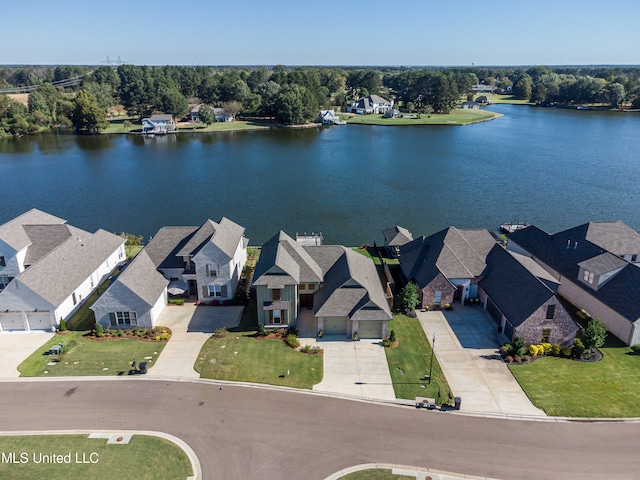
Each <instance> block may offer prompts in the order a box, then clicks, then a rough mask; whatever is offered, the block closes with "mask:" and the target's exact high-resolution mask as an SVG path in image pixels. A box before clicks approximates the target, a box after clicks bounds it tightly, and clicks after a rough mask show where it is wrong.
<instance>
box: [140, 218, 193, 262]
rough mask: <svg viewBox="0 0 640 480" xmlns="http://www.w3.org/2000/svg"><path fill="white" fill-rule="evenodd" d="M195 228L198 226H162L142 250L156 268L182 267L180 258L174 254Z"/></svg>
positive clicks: (188, 238) (190, 236) (189, 237)
mask: <svg viewBox="0 0 640 480" xmlns="http://www.w3.org/2000/svg"><path fill="white" fill-rule="evenodd" d="M197 230H198V227H162V228H161V229H160V230H158V233H156V234H155V236H154V237H153V238H152V239H151V240H150V241H149V243H148V244H147V246H145V247H144V250H145V251H146V252H147V255H149V258H150V259H151V261H152V262H153V264H154V265H155V266H156V268H159V269H165V268H183V267H184V262H183V260H182V258H180V257H178V256H176V255H177V253H178V252H179V251H180V250H181V249H182V248H183V246H184V245H185V244H186V243H187V242H188V241H189V240H190V239H191V238H192V236H193V234H194V233H195V232H196V231H197Z"/></svg>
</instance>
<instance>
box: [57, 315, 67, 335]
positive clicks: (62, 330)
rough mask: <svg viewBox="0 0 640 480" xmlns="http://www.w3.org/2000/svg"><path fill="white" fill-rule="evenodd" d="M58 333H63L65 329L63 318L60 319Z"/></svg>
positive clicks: (65, 322)
mask: <svg viewBox="0 0 640 480" xmlns="http://www.w3.org/2000/svg"><path fill="white" fill-rule="evenodd" d="M59 328H60V331H61V332H64V331H65V330H66V329H67V321H66V320H65V319H64V318H61V319H60V327H59Z"/></svg>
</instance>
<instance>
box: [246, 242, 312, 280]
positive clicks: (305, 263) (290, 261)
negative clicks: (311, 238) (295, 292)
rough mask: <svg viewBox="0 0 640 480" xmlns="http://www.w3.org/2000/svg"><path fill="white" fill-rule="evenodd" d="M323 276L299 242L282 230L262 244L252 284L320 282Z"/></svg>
mask: <svg viewBox="0 0 640 480" xmlns="http://www.w3.org/2000/svg"><path fill="white" fill-rule="evenodd" d="M274 267H275V268H274ZM282 272H284V274H285V275H283V274H282ZM322 279H323V275H322V269H321V268H320V266H319V265H318V264H317V263H316V262H315V260H313V258H311V256H310V255H309V253H308V252H307V251H306V250H305V249H304V248H303V247H302V245H300V244H299V243H298V242H296V241H295V240H294V239H293V238H291V237H290V236H289V235H287V234H286V233H285V232H283V231H282V230H281V231H280V232H278V233H277V234H275V235H274V236H273V237H271V238H270V239H269V240H267V241H266V242H265V243H264V244H263V245H262V251H261V252H260V257H259V258H258V263H257V264H256V268H255V271H254V273H253V284H254V285H267V286H270V287H271V288H277V287H278V286H281V285H292V284H298V283H318V282H322Z"/></svg>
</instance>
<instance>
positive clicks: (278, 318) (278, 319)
mask: <svg viewBox="0 0 640 480" xmlns="http://www.w3.org/2000/svg"><path fill="white" fill-rule="evenodd" d="M273 324H274V325H282V310H273Z"/></svg>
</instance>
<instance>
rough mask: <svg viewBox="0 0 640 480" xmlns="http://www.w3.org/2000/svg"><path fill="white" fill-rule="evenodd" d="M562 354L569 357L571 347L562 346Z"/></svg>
mask: <svg viewBox="0 0 640 480" xmlns="http://www.w3.org/2000/svg"><path fill="white" fill-rule="evenodd" d="M561 352H562V356H563V357H567V358H568V357H570V356H571V347H562V350H561Z"/></svg>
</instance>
